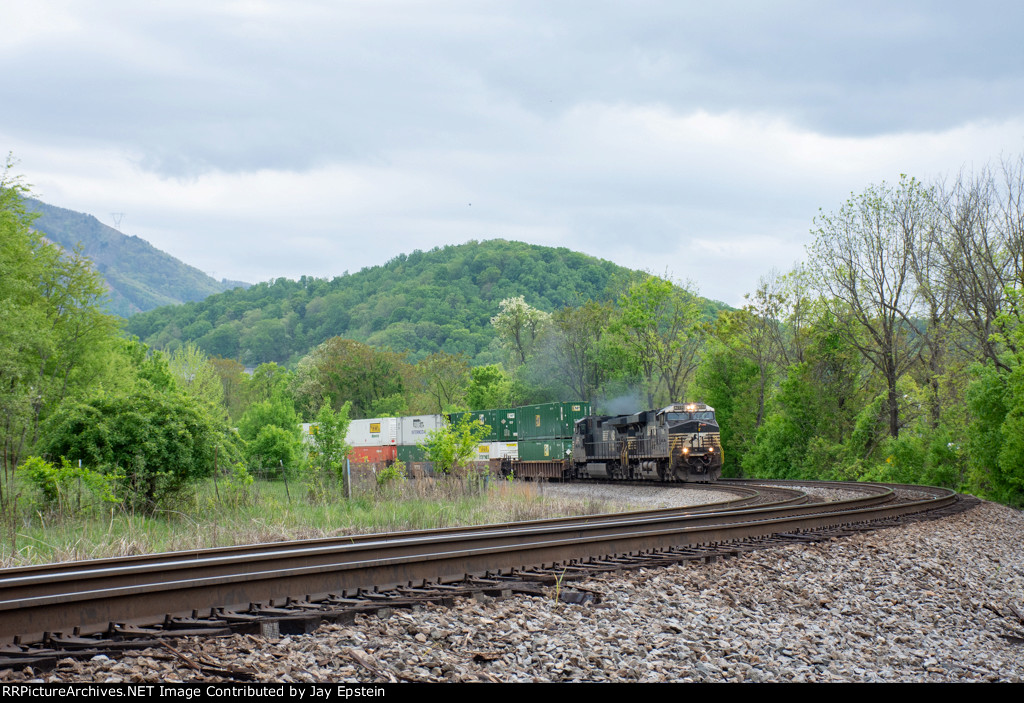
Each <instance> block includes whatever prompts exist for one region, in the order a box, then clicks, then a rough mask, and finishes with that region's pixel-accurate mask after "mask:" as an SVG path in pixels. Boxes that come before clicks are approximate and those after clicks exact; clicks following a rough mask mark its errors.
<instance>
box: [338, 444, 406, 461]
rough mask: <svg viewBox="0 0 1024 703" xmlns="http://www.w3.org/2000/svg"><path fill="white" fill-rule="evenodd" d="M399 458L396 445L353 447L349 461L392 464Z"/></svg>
mask: <svg viewBox="0 0 1024 703" xmlns="http://www.w3.org/2000/svg"><path fill="white" fill-rule="evenodd" d="M397 458H398V448H397V447H395V445H393V444H392V445H385V446H382V447H352V451H351V452H350V453H349V455H348V460H349V461H350V462H352V463H374V464H377V463H380V464H385V463H390V462H392V461H394V460H395V459H397Z"/></svg>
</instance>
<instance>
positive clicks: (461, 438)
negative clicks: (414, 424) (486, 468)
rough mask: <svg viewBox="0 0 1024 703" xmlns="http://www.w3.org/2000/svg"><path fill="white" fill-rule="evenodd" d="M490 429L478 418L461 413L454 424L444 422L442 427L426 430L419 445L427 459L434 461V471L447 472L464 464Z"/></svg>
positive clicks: (471, 456)
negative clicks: (424, 451) (424, 437)
mask: <svg viewBox="0 0 1024 703" xmlns="http://www.w3.org/2000/svg"><path fill="white" fill-rule="evenodd" d="M490 431H491V428H490V427H488V426H487V425H485V424H484V423H482V422H480V420H479V419H470V418H469V416H467V415H463V416H462V418H461V419H460V420H459V422H458V424H456V425H454V426H453V425H451V424H445V426H444V427H441V428H439V429H437V430H431V431H430V432H428V433H427V438H426V440H425V441H424V442H423V444H422V445H421V446H423V448H424V449H426V452H427V459H428V460H429V461H432V462H434V471H437V472H439V473H443V474H447V473H451V472H452V470H453V469H455V468H457V467H460V466H465V465H466V464H467V463H468V462H469V460H470V459H472V458H473V456H474V454H475V452H476V448H477V446H478V445H479V444H480V442H481V441H482V440H483V438H484V437H486V436H487V435H488V433H489V432H490Z"/></svg>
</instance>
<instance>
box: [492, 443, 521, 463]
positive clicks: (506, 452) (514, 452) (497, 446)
mask: <svg viewBox="0 0 1024 703" xmlns="http://www.w3.org/2000/svg"><path fill="white" fill-rule="evenodd" d="M490 452H491V454H490V457H491V458H492V459H518V458H519V443H518V442H491V446H490Z"/></svg>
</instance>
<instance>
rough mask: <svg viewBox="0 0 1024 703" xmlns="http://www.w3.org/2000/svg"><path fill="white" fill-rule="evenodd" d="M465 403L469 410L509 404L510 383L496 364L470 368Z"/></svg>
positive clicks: (504, 406)
mask: <svg viewBox="0 0 1024 703" xmlns="http://www.w3.org/2000/svg"><path fill="white" fill-rule="evenodd" d="M469 377H470V380H469V388H467V389H466V404H467V405H468V406H469V408H470V409H471V410H490V409H491V408H506V407H509V406H510V405H511V394H512V383H511V381H509V379H508V376H506V375H505V371H504V370H503V369H502V368H501V366H499V365H498V364H490V365H488V366H477V367H476V368H473V369H470V372H469Z"/></svg>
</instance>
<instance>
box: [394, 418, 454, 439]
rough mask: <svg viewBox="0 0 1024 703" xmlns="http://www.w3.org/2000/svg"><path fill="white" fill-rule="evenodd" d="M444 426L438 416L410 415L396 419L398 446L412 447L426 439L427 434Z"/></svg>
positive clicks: (442, 420)
mask: <svg viewBox="0 0 1024 703" xmlns="http://www.w3.org/2000/svg"><path fill="white" fill-rule="evenodd" d="M443 426H444V419H443V418H442V417H441V416H440V415H410V416H408V417H400V418H398V438H399V442H398V443H399V444H401V445H403V446H406V447H413V446H416V445H417V444H421V443H422V442H424V441H425V440H426V439H427V433H428V432H433V431H434V430H439V429H441V427H443Z"/></svg>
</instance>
